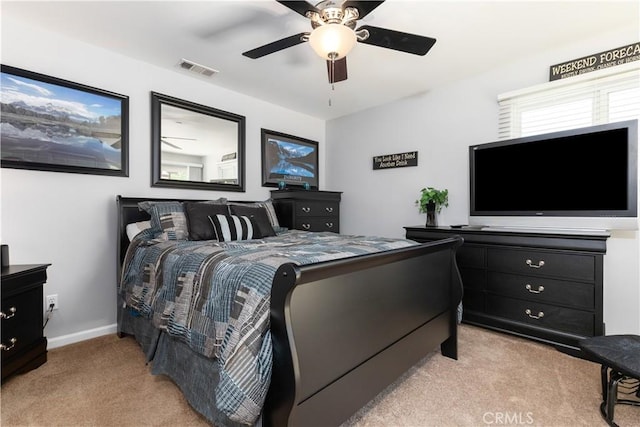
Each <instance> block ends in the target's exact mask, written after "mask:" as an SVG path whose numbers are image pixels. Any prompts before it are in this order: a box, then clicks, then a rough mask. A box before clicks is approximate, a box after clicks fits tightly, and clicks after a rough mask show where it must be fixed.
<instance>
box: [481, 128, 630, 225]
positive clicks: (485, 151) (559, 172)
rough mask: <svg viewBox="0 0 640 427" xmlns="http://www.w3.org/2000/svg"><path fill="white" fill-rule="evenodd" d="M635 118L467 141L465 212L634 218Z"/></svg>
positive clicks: (498, 214) (485, 214) (494, 214)
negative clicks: (502, 138) (467, 201)
mask: <svg viewBox="0 0 640 427" xmlns="http://www.w3.org/2000/svg"><path fill="white" fill-rule="evenodd" d="M637 160H638V125H637V121H636V120H633V121H626V122H618V123H611V124H606V125H599V126H592V127H589V128H581V129H573V130H569V131H562V132H555V133H551V134H545V135H536V136H530V137H524V138H517V139H511V140H505V141H498V142H494V143H489V144H481V145H474V146H471V147H469V162H470V163H469V165H470V186H471V187H470V190H471V191H470V195H471V200H470V213H471V215H472V216H474V215H482V216H518V215H522V216H569V217H618V216H619V217H635V216H637Z"/></svg>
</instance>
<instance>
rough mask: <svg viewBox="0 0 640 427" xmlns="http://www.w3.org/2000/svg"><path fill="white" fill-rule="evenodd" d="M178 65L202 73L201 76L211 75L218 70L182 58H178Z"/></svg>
mask: <svg viewBox="0 0 640 427" xmlns="http://www.w3.org/2000/svg"><path fill="white" fill-rule="evenodd" d="M180 67H181V68H184V69H185V70H189V71H193V72H194V73H198V74H202V75H203V76H207V77H211V76H213V75H214V74H218V73H219V72H220V71H218V70H214V69H213V68H209V67H205V66H204V65H200V64H196V63H195V62H193V61H189V60H187V59H184V58H182V59H181V60H180Z"/></svg>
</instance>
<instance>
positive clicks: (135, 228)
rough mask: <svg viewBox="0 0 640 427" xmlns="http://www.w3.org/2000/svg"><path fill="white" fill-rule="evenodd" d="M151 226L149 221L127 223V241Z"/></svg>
mask: <svg viewBox="0 0 640 427" xmlns="http://www.w3.org/2000/svg"><path fill="white" fill-rule="evenodd" d="M148 228H151V221H140V222H134V223H133V224H127V228H126V230H127V237H128V238H129V241H132V240H133V238H134V237H136V236H137V235H138V234H139V233H141V232H143V231H144V230H146V229H148Z"/></svg>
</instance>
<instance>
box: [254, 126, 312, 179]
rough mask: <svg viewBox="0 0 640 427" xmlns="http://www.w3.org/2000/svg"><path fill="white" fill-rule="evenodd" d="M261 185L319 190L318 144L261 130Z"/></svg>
mask: <svg viewBox="0 0 640 427" xmlns="http://www.w3.org/2000/svg"><path fill="white" fill-rule="evenodd" d="M262 185H263V186H265V187H278V186H281V185H284V186H286V187H292V186H293V187H298V186H300V187H306V188H308V189H314V190H317V189H318V143H317V142H316V141H311V140H309V139H305V138H300V137H297V136H293V135H287V134H284V133H281V132H275V131H271V130H267V129H262Z"/></svg>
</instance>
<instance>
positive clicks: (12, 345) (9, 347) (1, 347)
mask: <svg viewBox="0 0 640 427" xmlns="http://www.w3.org/2000/svg"><path fill="white" fill-rule="evenodd" d="M9 342H10V343H11V345H10V346H8V347H7V345H6V344H0V350H2V351H9V350H11V349H12V348H13V347H15V345H16V343H17V342H18V339H17V338H11V339H10V340H9Z"/></svg>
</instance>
